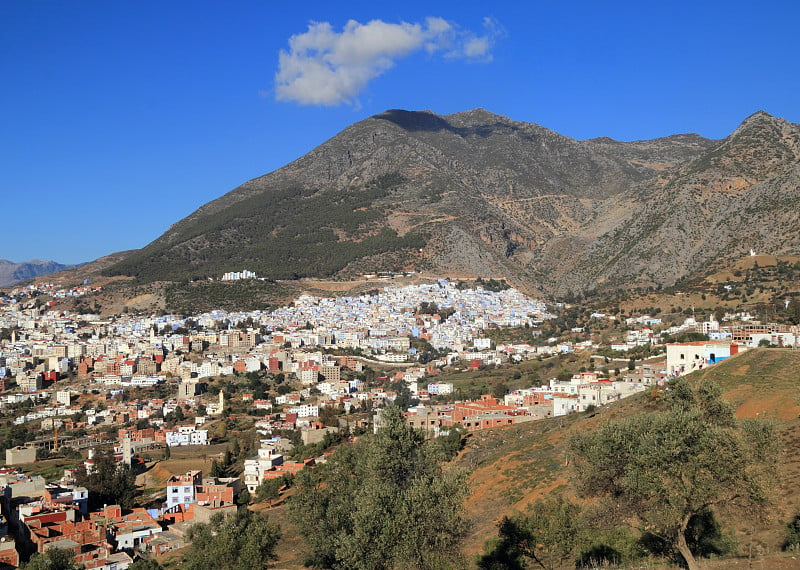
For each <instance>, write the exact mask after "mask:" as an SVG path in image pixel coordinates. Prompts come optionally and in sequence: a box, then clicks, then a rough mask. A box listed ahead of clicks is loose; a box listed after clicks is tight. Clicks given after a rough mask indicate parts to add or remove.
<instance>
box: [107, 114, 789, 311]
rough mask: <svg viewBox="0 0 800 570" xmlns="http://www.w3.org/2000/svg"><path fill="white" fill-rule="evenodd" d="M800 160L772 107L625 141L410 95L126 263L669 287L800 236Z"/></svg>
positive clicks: (553, 285) (165, 273) (174, 229)
mask: <svg viewBox="0 0 800 570" xmlns="http://www.w3.org/2000/svg"><path fill="white" fill-rule="evenodd" d="M799 160H800V127H798V125H796V124H793V123H790V122H788V121H784V120H783V119H778V118H775V117H772V116H771V115H769V114H768V113H766V112H763V111H759V112H756V113H754V114H753V115H751V116H750V117H748V118H746V119H745V120H744V121H743V122H742V123H741V124H740V126H739V127H738V128H737V129H736V130H734V131H733V132H732V133H731V135H729V136H728V137H726V138H724V139H720V140H711V139H706V138H703V137H701V136H699V135H696V134H691V133H689V134H677V135H670V136H668V137H661V138H657V139H652V140H649V141H633V142H620V141H614V140H613V139H609V138H604V137H600V138H594V139H587V140H584V141H578V140H575V139H572V138H570V137H567V136H564V135H560V134H559V133H556V132H555V131H552V130H550V129H547V128H546V127H542V126H540V125H537V124H535V123H523V122H518V121H514V120H512V119H509V118H507V117H503V116H501V115H495V114H493V113H491V112H489V111H487V110H485V109H480V108H478V109H472V110H469V111H463V112H460V113H453V114H450V115H437V114H435V113H433V112H431V111H405V110H401V109H394V110H388V111H385V112H383V113H380V114H377V115H374V116H372V117H369V118H367V119H364V120H362V121H359V122H357V123H354V124H353V125H350V126H349V127H347V128H345V129H344V130H343V131H342V132H340V133H339V134H337V135H336V136H334V137H332V138H330V139H328V140H327V141H325V142H323V143H322V144H320V145H319V146H317V147H316V148H314V149H313V150H312V151H310V152H309V153H307V154H306V155H304V156H302V157H299V158H298V159H296V160H294V161H292V162H290V163H289V164H287V165H286V166H284V167H282V168H280V169H277V170H275V171H273V172H270V173H268V174H265V175H263V176H260V177H257V178H254V179H252V180H250V181H248V182H245V183H244V184H242V185H240V186H239V187H237V188H234V189H233V190H231V191H230V192H228V193H226V194H224V195H222V196H220V197H219V198H217V199H216V200H213V201H211V202H209V203H207V204H205V205H203V206H201V207H200V208H199V209H198V210H196V211H195V212H193V213H192V214H190V215H189V216H187V217H186V218H184V219H183V220H180V221H178V222H176V223H175V224H173V225H172V226H171V227H170V228H169V229H168V230H167V231H166V232H165V233H164V234H163V235H162V236H161V237H159V238H158V239H157V240H155V241H154V242H152V243H151V244H149V245H148V246H146V247H145V248H143V249H142V250H139V251H138V252H135V253H134V254H132V255H131V256H129V257H128V258H127V259H126V260H123V261H122V262H121V263H119V264H117V265H115V266H113V267H112V268H111V272H112V273H115V274H125V275H132V276H135V277H138V278H139V279H141V280H145V281H146V280H154V279H158V280H163V279H169V280H176V279H177V280H179V279H186V278H188V277H190V276H193V275H196V276H201V277H217V276H219V275H221V273H223V272H224V271H229V270H233V269H241V266H244V265H247V266H248V268H249V269H251V270H254V271H256V272H257V273H259V274H260V275H264V276H265V277H270V278H293V277H298V276H300V277H307V276H325V277H331V276H338V277H341V278H347V277H349V276H353V275H356V274H358V273H359V272H362V273H367V272H373V271H375V270H392V269H393V270H403V269H414V270H417V271H428V272H430V273H433V274H436V273H440V274H464V275H474V276H476V277H477V276H482V277H504V278H507V279H509V280H510V281H511V282H512V283H515V284H516V285H518V286H522V287H523V288H527V289H536V290H541V291H543V292H545V293H548V294H550V295H555V296H568V295H570V294H586V293H587V292H590V291H592V290H594V289H597V288H598V287H601V288H602V287H609V288H615V287H629V286H637V287H641V286H644V287H648V286H659V285H661V286H668V285H671V284H673V283H674V282H675V281H677V280H678V279H680V278H681V277H683V276H685V275H687V274H688V273H690V272H692V271H696V270H697V269H698V268H699V267H702V265H703V263H706V262H708V260H710V259H713V258H714V257H715V256H719V255H723V254H726V252H728V250H729V249H731V251H730V252H729V253H730V254H731V255H740V254H741V253H742V252H744V251H746V250H747V249H749V247H755V248H757V249H758V250H760V251H769V252H770V253H787V252H793V251H798V250H800V241H799V240H798V239H797V238H794V237H793V236H791V235H790V232H789V227H790V226H791V225H792V224H794V223H797V222H798V221H800V220H797V214H793V213H792V212H791V211H788V212H787V211H784V209H783V208H782V206H781V204H780V203H778V202H776V201H775V200H774V199H769V197H770V196H773V197H774V196H775V195H781V196H783V197H784V198H785V200H787V201H788V204H787V205H791V204H793V203H795V202H796V201H797V200H798V198H800V189H798V185H797V182H798V181H799V180H800V178H798V173H797V168H796V166H797V164H798V161H799ZM770 216H777V217H778V218H779V223H778V224H777V225H775V224H773V223H772V222H768V220H767V219H768V218H769V217H770ZM748 217H749V218H750V219H757V220H762V221H764V224H763V226H762V227H760V228H758V227H754V226H753V225H752V224H748V223H746V221H745V220H747V219H748ZM743 221H745V222H744V223H743ZM734 222H736V224H738V227H732V226H731V225H730V224H732V223H734ZM773 230H777V231H773ZM720 238H722V239H720ZM743 242H749V245H748V246H744V245H743ZM737 244H738V245H737ZM732 248H733V249H732Z"/></svg>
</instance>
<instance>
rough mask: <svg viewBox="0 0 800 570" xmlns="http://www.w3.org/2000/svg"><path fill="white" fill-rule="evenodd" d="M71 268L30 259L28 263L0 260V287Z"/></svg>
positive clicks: (51, 262) (70, 266)
mask: <svg viewBox="0 0 800 570" xmlns="http://www.w3.org/2000/svg"><path fill="white" fill-rule="evenodd" d="M73 267H76V266H75V265H65V264H63V263H57V262H55V261H50V260H41V259H31V260H29V261H20V262H14V261H10V260H8V259H0V287H6V286H8V285H14V284H16V283H20V282H22V281H27V280H29V279H33V278H35V277H40V276H42V275H49V274H51V273H57V272H59V271H64V270H66V269H70V268H73Z"/></svg>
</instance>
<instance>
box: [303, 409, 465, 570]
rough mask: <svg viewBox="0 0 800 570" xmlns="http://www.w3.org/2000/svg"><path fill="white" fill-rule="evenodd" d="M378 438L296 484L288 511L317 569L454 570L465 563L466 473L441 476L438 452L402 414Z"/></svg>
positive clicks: (341, 452) (391, 412)
mask: <svg viewBox="0 0 800 570" xmlns="http://www.w3.org/2000/svg"><path fill="white" fill-rule="evenodd" d="M382 417H383V421H384V422H385V425H384V427H382V428H380V429H379V430H378V433H377V434H376V435H374V436H363V437H362V438H361V439H360V440H359V441H358V442H357V443H355V444H352V445H346V446H343V447H340V448H339V449H337V450H336V452H335V453H334V454H333V455H332V456H331V457H330V458H329V459H328V461H327V463H325V464H324V465H322V466H319V467H317V468H315V469H313V470H310V471H302V472H300V474H299V475H298V476H297V478H296V492H295V495H294V497H293V498H292V501H291V504H290V507H291V513H292V516H293V518H294V520H295V522H296V524H297V526H298V528H299V529H300V533H301V535H302V536H303V537H304V538H305V539H306V542H307V545H308V548H309V550H310V552H309V559H308V561H307V562H308V564H309V565H311V566H314V567H317V568H333V569H337V568H339V569H345V568H347V569H353V570H357V569H363V570H371V569H380V568H387V569H388V568H420V569H434V568H449V567H453V565H460V564H463V560H462V559H461V556H460V553H459V544H460V541H461V539H462V538H463V536H464V530H465V522H464V518H463V505H462V501H463V499H464V497H465V495H466V485H465V474H464V473H463V472H461V471H458V470H454V469H442V467H441V465H440V463H439V457H440V452H437V450H436V449H435V448H434V447H433V446H432V445H431V444H429V443H427V442H426V441H425V439H424V438H423V436H422V434H421V433H420V432H418V431H416V430H414V429H413V428H411V427H409V426H408V425H407V424H406V422H405V420H404V418H403V415H402V412H401V411H400V409H399V408H397V407H395V406H390V407H388V408H386V410H384V412H383V416H382Z"/></svg>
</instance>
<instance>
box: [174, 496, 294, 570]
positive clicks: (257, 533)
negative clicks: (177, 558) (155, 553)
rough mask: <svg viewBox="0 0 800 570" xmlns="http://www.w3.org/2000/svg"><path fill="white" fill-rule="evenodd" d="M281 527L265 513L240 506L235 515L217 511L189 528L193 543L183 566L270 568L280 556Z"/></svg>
mask: <svg viewBox="0 0 800 570" xmlns="http://www.w3.org/2000/svg"><path fill="white" fill-rule="evenodd" d="M280 536H281V533H280V528H279V527H278V525H277V524H275V523H273V522H271V521H270V520H269V519H268V518H267V517H266V516H265V515H261V514H255V513H253V512H252V511H249V510H247V509H240V510H239V512H238V513H236V514H235V515H234V516H231V517H228V518H224V516H223V515H222V514H217V515H214V516H213V517H212V518H211V522H210V523H208V524H205V523H200V524H196V525H194V526H192V527H191V528H190V529H189V535H188V537H189V540H191V542H192V545H191V547H190V548H189V550H188V552H187V553H186V555H185V557H184V560H183V564H182V565H181V568H187V569H188V570H206V568H209V567H211V566H213V567H214V568H219V569H221V570H252V569H254V568H267V565H268V563H269V562H270V561H271V560H274V559H275V558H276V556H275V546H276V545H277V544H278V540H280Z"/></svg>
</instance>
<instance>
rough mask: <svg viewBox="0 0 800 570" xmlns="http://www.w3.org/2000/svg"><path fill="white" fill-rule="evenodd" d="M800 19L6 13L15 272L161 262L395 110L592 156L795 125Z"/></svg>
mask: <svg viewBox="0 0 800 570" xmlns="http://www.w3.org/2000/svg"><path fill="white" fill-rule="evenodd" d="M798 21H800V7H798V3H797V2H795V1H793V0H785V1H769V0H766V1H764V2H760V3H755V2H737V1H727V2H722V1H719V2H718V1H710V2H704V1H699V2H698V1H696V0H695V1H693V2H684V1H681V0H678V1H673V2H663V3H659V4H654V3H648V2H613V1H612V2H596V1H591V2H554V1H547V2H545V1H532V2H519V1H496V2H492V3H489V2H467V1H460V2H430V1H428V2H416V1H407V2H403V3H393V4H392V5H388V4H387V5H384V3H381V2H375V1H374V0H372V1H370V2H345V1H333V0H326V1H314V0H303V1H301V2H281V3H277V2H269V1H265V0H258V1H257V0H253V1H232V2H203V1H200V0H191V1H190V0H175V1H170V2H155V1H149V0H139V1H136V2H132V1H122V0H120V1H113V2H109V1H108V0H102V1H90V0H81V1H79V2H63V1H62V0H57V1H45V0H5V1H3V2H0V105H2V107H1V108H2V114H0V133H2V135H1V136H0V195H1V196H2V218H1V219H2V228H3V232H2V242H1V243H2V246H0V258H6V259H11V260H13V261H24V260H28V259H32V258H40V259H54V260H56V261H59V262H62V263H79V262H83V261H90V260H92V259H95V258H97V257H100V256H102V255H106V254H108V253H112V252H115V251H121V250H126V249H134V248H140V247H143V246H145V245H146V244H147V243H149V242H150V241H152V240H153V239H155V238H157V237H158V236H159V235H161V234H162V233H163V232H164V231H165V230H166V229H167V228H168V227H169V225H170V224H172V223H173V222H175V221H177V220H179V219H181V218H183V217H184V216H186V215H188V214H190V213H191V212H192V211H194V210H195V209H196V208H198V207H199V206H201V205H202V204H204V203H206V202H208V201H210V200H212V199H214V198H216V197H218V196H220V195H222V194H224V193H225V192H227V191H229V190H231V189H233V188H234V187H236V186H238V185H239V184H241V183H242V182H245V181H246V180H248V179H250V178H253V177H256V176H259V175H261V174H265V173H267V172H270V171H272V170H275V169H276V168H280V167H281V166H283V165H284V164H286V163H288V162H290V161H292V160H294V159H295V158H298V157H300V156H302V155H303V154H305V153H306V152H308V151H309V150H311V149H312V148H314V147H315V146H317V145H318V144H320V143H322V142H324V141H325V140H327V139H328V138H330V137H332V136H334V135H335V134H336V133H337V132H339V131H340V130H342V129H343V128H345V127H347V126H348V125H350V124H352V123H354V122H356V121H358V120H361V119H363V118H366V117H368V116H370V115H373V114H376V113H380V112H382V111H384V110H386V109H391V108H403V109H413V110H421V109H430V110H432V111H434V112H437V113H440V114H447V113H454V112H458V111H463V110H467V109H471V108H475V107H484V108H486V109H489V110H490V111H492V112H495V113H498V114H502V115H506V116H508V117H510V118H512V119H515V120H518V121H528V122H534V123H538V124H540V125H543V126H545V127H548V128H550V129H553V130H555V131H558V132H560V133H562V134H565V135H568V136H571V137H574V138H577V139H585V138H592V137H598V136H610V137H613V138H616V139H619V140H637V139H647V138H654V137H659V136H667V135H670V134H675V133H683V132H696V133H699V134H701V135H703V136H706V137H710V138H722V137H725V136H726V135H728V134H729V133H730V132H731V131H732V130H733V129H735V128H736V126H737V125H738V124H739V123H740V122H741V121H742V120H743V119H744V118H745V117H747V116H748V115H750V114H751V113H753V112H755V111H757V110H759V109H763V110H766V111H768V112H769V113H772V114H773V115H776V116H780V117H783V118H785V119H787V120H789V121H792V122H800V42H798V41H797V27H796V26H797V22H798Z"/></svg>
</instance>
